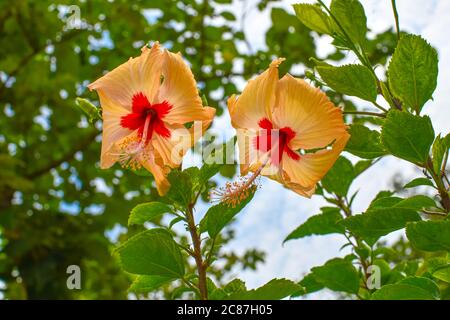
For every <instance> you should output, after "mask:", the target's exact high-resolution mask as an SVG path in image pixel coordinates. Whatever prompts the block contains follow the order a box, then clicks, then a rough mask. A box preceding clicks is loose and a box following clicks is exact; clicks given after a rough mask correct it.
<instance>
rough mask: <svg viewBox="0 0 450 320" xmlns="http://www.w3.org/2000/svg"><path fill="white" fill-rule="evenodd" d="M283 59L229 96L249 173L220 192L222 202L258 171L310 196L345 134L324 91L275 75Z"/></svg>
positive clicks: (245, 169) (229, 199) (339, 116)
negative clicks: (236, 183)
mask: <svg viewBox="0 0 450 320" xmlns="http://www.w3.org/2000/svg"><path fill="white" fill-rule="evenodd" d="M283 60H284V59H277V60H275V61H273V62H272V63H271V65H270V67H269V69H268V70H266V71H265V72H264V73H262V74H261V75H259V76H258V77H257V78H256V79H254V80H250V81H249V83H248V84H247V86H246V88H245V89H244V91H243V92H242V94H241V95H240V97H239V98H236V97H235V96H232V97H231V98H230V99H229V100H228V108H229V111H230V116H231V121H232V125H233V127H234V128H236V129H237V135H238V144H239V151H240V166H241V174H242V175H246V174H247V173H248V172H249V171H252V172H254V173H253V175H252V176H251V177H249V178H247V180H244V183H243V184H242V185H235V184H229V185H228V190H227V187H225V188H224V189H223V190H222V194H221V195H222V200H223V201H225V202H229V203H231V204H233V205H234V204H235V203H236V198H234V197H236V196H237V195H242V194H243V192H244V193H245V190H240V189H242V188H247V187H248V186H249V185H250V184H249V179H250V182H251V180H252V179H254V177H255V176H257V175H259V174H261V175H265V176H268V177H269V178H272V179H274V180H276V181H279V182H280V183H282V184H284V185H285V186H286V187H288V188H290V189H292V190H293V191H295V192H297V193H298V194H300V195H302V196H305V197H308V198H309V197H311V196H312V194H313V193H314V192H315V187H316V184H317V182H318V181H319V180H320V179H322V177H323V176H324V175H325V174H326V173H327V171H328V170H329V169H330V168H331V167H332V166H333V164H334V162H335V161H336V159H337V158H338V157H339V154H340V153H341V152H342V150H343V149H344V147H345V145H346V143H347V141H348V139H349V137H350V135H349V134H348V133H347V128H346V125H345V124H344V122H343V118H342V111H341V110H340V109H339V108H337V107H335V106H334V105H333V103H332V102H331V101H330V100H329V99H328V97H327V96H326V95H325V93H323V92H322V91H320V90H319V89H317V88H314V87H312V86H311V85H309V84H308V83H306V82H305V81H304V80H301V79H296V78H294V77H292V76H291V75H289V74H286V75H285V76H284V77H283V78H282V79H278V66H279V64H280V63H281V62H282V61H283ZM237 202H239V199H237Z"/></svg>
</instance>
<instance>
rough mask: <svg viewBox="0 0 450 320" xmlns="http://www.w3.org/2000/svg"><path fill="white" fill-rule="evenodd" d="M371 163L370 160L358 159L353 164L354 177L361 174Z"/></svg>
mask: <svg viewBox="0 0 450 320" xmlns="http://www.w3.org/2000/svg"><path fill="white" fill-rule="evenodd" d="M371 165H372V160H360V161H358V162H357V163H355V165H354V169H355V177H357V176H359V175H360V174H362V173H363V172H364V171H366V170H367V169H369V168H370V166H371Z"/></svg>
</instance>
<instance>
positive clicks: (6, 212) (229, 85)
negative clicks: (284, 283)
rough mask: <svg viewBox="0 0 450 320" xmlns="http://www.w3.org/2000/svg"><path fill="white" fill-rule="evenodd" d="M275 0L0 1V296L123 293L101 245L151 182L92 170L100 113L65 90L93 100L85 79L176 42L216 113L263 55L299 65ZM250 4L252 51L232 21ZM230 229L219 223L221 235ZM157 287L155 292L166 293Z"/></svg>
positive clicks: (303, 36)
mask: <svg viewBox="0 0 450 320" xmlns="http://www.w3.org/2000/svg"><path fill="white" fill-rule="evenodd" d="M276 2H277V1H273V0H263V1H260V3H259V4H258V5H257V6H256V7H255V6H251V5H250V6H249V4H247V3H246V2H245V1H234V3H232V1H231V0H216V1H206V0H203V1H194V0H189V1H165V0H148V1H133V2H130V1H125V0H116V1H106V0H96V1H82V2H81V1H80V2H77V1H58V2H53V1H46V0H42V1H31V0H29V1H27V0H19V1H0V80H1V81H0V106H1V112H2V114H1V117H0V127H1V133H0V288H1V289H0V290H1V291H0V292H3V296H4V297H5V298H16V299H22V298H30V299H43V298H60V299H62V298H93V299H122V298H126V295H127V292H126V289H127V288H128V285H129V282H130V279H129V278H128V277H127V275H125V274H124V273H123V272H121V271H120V269H119V267H118V266H117V264H116V261H115V260H114V259H113V258H112V256H111V249H112V248H113V245H114V241H113V240H115V239H114V238H116V237H117V234H118V230H121V228H120V227H121V226H122V228H123V227H124V226H126V223H127V217H128V213H129V211H130V209H131V208H133V207H134V206H135V205H136V204H138V203H141V202H144V201H151V200H152V199H154V198H155V197H156V190H155V187H154V185H153V184H152V181H151V179H150V178H149V177H148V176H138V175H134V174H131V173H129V172H127V173H126V174H124V172H123V171H122V170H121V169H120V168H119V167H115V170H114V169H113V170H105V171H101V170H99V167H98V159H99V148H100V135H99V132H100V131H99V129H100V128H101V124H100V123H97V124H96V127H93V126H90V125H89V123H88V121H87V119H86V118H85V117H84V116H81V115H80V113H79V112H78V111H77V110H75V109H74V100H75V97H77V96H85V97H87V98H89V99H92V100H95V99H96V95H95V94H93V93H89V92H88V91H87V90H86V85H87V84H88V83H89V82H91V81H93V80H95V79H96V78H98V77H99V76H101V75H102V73H103V72H105V71H107V70H111V69H113V68H114V67H116V66H117V65H119V64H121V63H123V62H124V61H126V59H127V58H128V57H130V56H136V55H138V54H139V49H140V48H141V47H142V46H144V45H145V44H146V43H148V42H149V41H156V40H158V41H160V42H161V43H162V44H163V45H164V46H165V47H166V48H168V49H170V50H172V51H180V52H182V53H183V55H184V57H185V58H186V59H187V60H188V61H189V63H190V64H191V66H192V70H193V73H194V74H195V75H196V77H197V80H198V83H199V87H200V89H201V92H202V94H205V95H206V96H207V98H208V101H209V103H210V105H212V106H213V107H215V108H217V110H218V112H217V113H218V114H219V115H220V114H221V113H222V112H223V110H224V101H225V98H226V97H227V96H229V95H230V94H232V93H235V92H237V91H238V90H237V88H236V84H237V81H239V80H242V79H248V78H250V77H252V76H253V75H254V74H256V73H258V72H260V71H261V70H263V69H265V68H266V67H267V65H268V64H269V63H270V61H271V60H272V58H273V57H274V56H289V57H290V60H289V61H287V63H285V64H283V68H284V69H282V70H281V72H282V73H284V72H287V71H289V69H291V68H293V67H295V65H294V64H303V65H307V66H310V61H309V57H311V56H314V55H315V45H314V42H313V37H312V36H311V34H310V32H309V31H308V30H307V29H306V28H304V27H303V26H302V25H301V23H300V22H299V21H298V20H297V19H296V18H295V17H294V16H293V14H292V13H293V12H287V11H285V10H284V9H281V8H276ZM72 5H76V7H73V6H72ZM236 6H237V8H240V9H239V10H236V9H235V8H236ZM251 10H270V12H271V19H272V25H271V27H270V28H269V29H268V31H267V33H266V48H265V49H264V50H261V49H258V50H255V49H254V48H252V45H251V42H252V36H253V35H252V34H244V32H243V27H244V24H255V23H259V22H258V21H251V20H248V19H247V18H246V16H247V15H248V14H249V12H250V11H251ZM291 11H292V10H291ZM77 13H79V18H80V21H79V20H76V18H77ZM74 19H75V20H74ZM299 48H301V49H299ZM338 58H339V59H340V58H341V57H338ZM296 70H297V69H296ZM292 72H293V73H294V74H295V73H297V74H298V72H295V70H292ZM233 173H234V170H231V171H230V172H227V173H223V174H228V175H230V174H231V175H232V174H233ZM111 230H114V232H111ZM130 233H133V230H130ZM112 235H113V236H112ZM123 236H124V237H127V235H123ZM180 236H182V235H180ZM232 238H233V234H232V233H230V234H229V236H228V237H227V239H224V240H223V241H224V242H226V241H230V240H231V239H232ZM220 257H221V258H222V259H224V260H225V264H226V266H227V268H225V269H224V270H225V271H223V270H222V271H220V270H216V271H214V273H215V275H216V277H217V279H219V281H220V279H221V278H222V277H224V276H226V274H224V272H225V273H228V272H231V271H232V270H233V266H234V267H238V268H240V267H243V268H252V269H254V268H256V263H257V262H258V261H261V260H262V259H263V254H262V253H261V252H258V251H255V250H251V251H249V252H247V253H246V254H244V255H243V256H242V257H239V256H236V255H235V254H223V255H221V256H220ZM72 264H76V265H79V266H80V267H81V269H82V272H83V274H82V280H83V283H82V288H83V290H78V291H77V290H74V291H70V290H68V289H67V287H66V279H67V276H68V275H67V274H66V268H67V266H69V265H72ZM168 290H169V291H170V290H171V288H169V289H168ZM169 291H168V292H162V294H163V296H165V297H169V296H170V295H172V296H173V295H174V293H173V292H169ZM175 296H176V295H175Z"/></svg>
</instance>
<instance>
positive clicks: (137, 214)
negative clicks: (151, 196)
mask: <svg viewBox="0 0 450 320" xmlns="http://www.w3.org/2000/svg"><path fill="white" fill-rule="evenodd" d="M169 212H172V208H171V207H170V206H169V205H167V204H165V203H162V202H147V203H141V204H138V205H137V206H136V207H134V208H133V209H132V210H131V213H130V216H129V218H128V225H129V226H131V225H133V224H144V223H145V222H147V221H151V220H153V219H155V218H157V217H160V216H162V215H163V214H164V213H169Z"/></svg>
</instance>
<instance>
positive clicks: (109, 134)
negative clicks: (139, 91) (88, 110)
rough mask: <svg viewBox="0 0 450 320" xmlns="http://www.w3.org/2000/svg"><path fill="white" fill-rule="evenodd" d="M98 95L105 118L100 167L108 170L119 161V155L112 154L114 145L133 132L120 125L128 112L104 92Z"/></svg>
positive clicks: (99, 92)
mask: <svg viewBox="0 0 450 320" xmlns="http://www.w3.org/2000/svg"><path fill="white" fill-rule="evenodd" d="M98 95H99V97H100V104H101V105H102V117H103V133H102V149H101V157H100V167H101V168H102V169H106V168H109V167H111V166H112V165H113V164H114V163H115V162H116V161H117V155H113V154H112V153H114V152H111V151H112V148H113V145H114V144H115V143H116V142H118V141H119V140H122V139H123V138H124V137H126V136H128V135H129V134H131V132H132V131H130V130H128V129H126V128H123V127H122V126H121V125H120V121H121V118H122V117H123V116H124V115H126V114H127V113H128V111H127V110H126V109H125V108H123V107H121V106H120V105H117V104H115V103H114V102H113V101H112V100H111V99H109V98H108V97H107V96H106V95H105V94H104V93H103V91H102V90H99V91H98Z"/></svg>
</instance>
